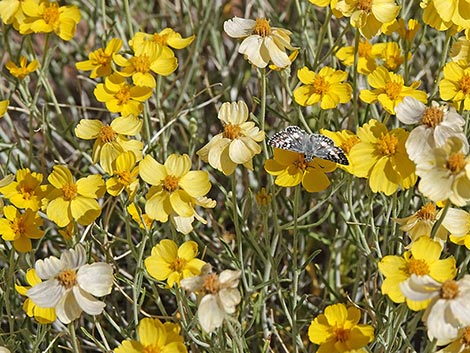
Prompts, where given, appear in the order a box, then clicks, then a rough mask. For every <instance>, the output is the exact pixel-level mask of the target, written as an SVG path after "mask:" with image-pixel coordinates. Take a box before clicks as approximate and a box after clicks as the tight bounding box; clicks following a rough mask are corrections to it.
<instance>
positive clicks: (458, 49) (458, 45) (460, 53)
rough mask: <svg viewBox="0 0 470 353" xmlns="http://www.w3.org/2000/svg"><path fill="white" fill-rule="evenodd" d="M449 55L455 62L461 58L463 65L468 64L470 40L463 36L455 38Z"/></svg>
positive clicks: (469, 60)
mask: <svg viewBox="0 0 470 353" xmlns="http://www.w3.org/2000/svg"><path fill="white" fill-rule="evenodd" d="M449 57H450V58H451V59H452V61H454V62H456V63H458V62H459V61H461V60H462V61H463V62H464V63H465V64H464V65H465V66H467V65H470V40H468V39H467V38H465V37H460V38H459V39H457V40H456V41H455V42H454V44H452V47H451V48H450V53H449Z"/></svg>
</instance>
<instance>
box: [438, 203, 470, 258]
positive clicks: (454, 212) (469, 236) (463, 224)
mask: <svg viewBox="0 0 470 353" xmlns="http://www.w3.org/2000/svg"><path fill="white" fill-rule="evenodd" d="M442 225H443V226H444V227H445V228H446V229H447V230H448V231H449V232H450V236H449V239H450V241H451V242H453V243H455V244H458V245H465V247H466V248H467V249H470V213H468V212H467V211H465V210H461V209H458V208H452V207H450V208H449V209H448V210H447V213H446V216H445V217H444V220H443V221H442Z"/></svg>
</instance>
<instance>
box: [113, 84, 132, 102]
mask: <svg viewBox="0 0 470 353" xmlns="http://www.w3.org/2000/svg"><path fill="white" fill-rule="evenodd" d="M115 98H116V99H117V100H118V101H119V103H118V104H120V105H122V104H126V103H127V102H128V101H129V100H130V99H131V88H130V86H129V85H123V86H122V87H121V89H120V90H119V92H118V93H116V95H115Z"/></svg>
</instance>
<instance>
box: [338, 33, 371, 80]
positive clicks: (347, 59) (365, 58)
mask: <svg viewBox="0 0 470 353" xmlns="http://www.w3.org/2000/svg"><path fill="white" fill-rule="evenodd" d="M375 45H376V44H374V45H372V44H370V42H369V41H367V40H361V41H360V42H359V44H358V53H357V55H358V56H357V72H359V73H360V74H363V75H368V74H370V73H371V72H372V71H374V70H375V69H376V68H377V63H376V62H375V59H376V58H377V57H378V54H377V53H375V52H374V51H373V48H374V46H375ZM335 55H336V57H337V58H338V59H339V60H341V62H342V63H343V64H344V65H346V66H352V65H354V56H355V48H354V46H347V47H341V48H339V49H338V51H337V52H336V54H335Z"/></svg>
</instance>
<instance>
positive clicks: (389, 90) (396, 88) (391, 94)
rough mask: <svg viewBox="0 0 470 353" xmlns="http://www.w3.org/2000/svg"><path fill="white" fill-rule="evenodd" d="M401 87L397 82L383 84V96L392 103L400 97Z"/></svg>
mask: <svg viewBox="0 0 470 353" xmlns="http://www.w3.org/2000/svg"><path fill="white" fill-rule="evenodd" d="M401 89H402V85H401V84H399V83H397V82H387V83H386V84H385V88H384V90H385V94H386V95H387V96H388V98H390V99H391V100H392V101H395V100H397V99H398V97H400V93H401Z"/></svg>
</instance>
